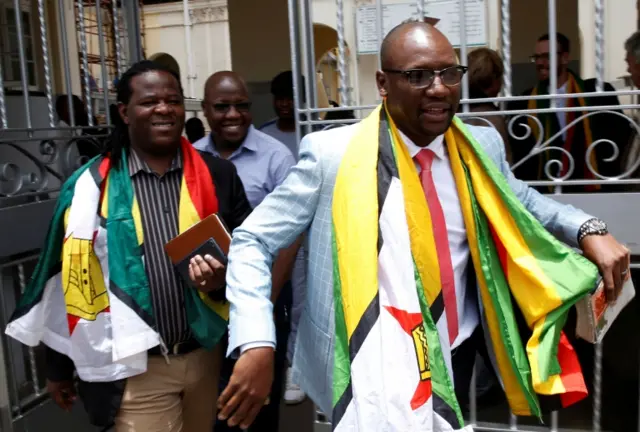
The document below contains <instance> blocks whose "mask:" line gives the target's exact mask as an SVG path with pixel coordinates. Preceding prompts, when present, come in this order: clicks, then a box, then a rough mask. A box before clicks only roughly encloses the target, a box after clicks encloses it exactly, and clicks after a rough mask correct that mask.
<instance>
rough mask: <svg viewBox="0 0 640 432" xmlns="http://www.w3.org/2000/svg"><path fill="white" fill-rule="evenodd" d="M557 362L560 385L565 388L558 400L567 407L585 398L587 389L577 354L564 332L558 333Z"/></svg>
mask: <svg viewBox="0 0 640 432" xmlns="http://www.w3.org/2000/svg"><path fill="white" fill-rule="evenodd" d="M558 362H559V363H560V369H561V370H562V372H561V373H560V379H562V385H563V386H564V388H565V392H564V393H562V394H560V402H561V403H562V406H563V407H568V406H570V405H573V404H574V403H577V402H580V401H581V400H582V399H584V398H586V397H587V394H588V391H587V386H586V385H585V383H584V378H583V376H582V368H581V367H580V362H578V355H577V354H576V352H575V350H574V349H573V347H572V346H571V344H570V343H569V339H567V337H566V336H565V334H564V332H561V333H560V342H559V343H558Z"/></svg>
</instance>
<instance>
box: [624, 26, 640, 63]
mask: <svg viewBox="0 0 640 432" xmlns="http://www.w3.org/2000/svg"><path fill="white" fill-rule="evenodd" d="M624 49H625V51H626V52H627V54H631V55H632V56H633V58H634V59H635V61H636V62H639V63H640V31H637V32H635V33H634V34H632V35H631V36H629V39H627V40H626V41H625V43H624Z"/></svg>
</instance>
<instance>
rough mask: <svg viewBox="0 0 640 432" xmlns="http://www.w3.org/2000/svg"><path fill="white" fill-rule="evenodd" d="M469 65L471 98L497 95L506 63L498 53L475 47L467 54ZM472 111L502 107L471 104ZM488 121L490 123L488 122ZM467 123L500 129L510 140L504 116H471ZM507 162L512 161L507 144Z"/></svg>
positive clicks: (505, 140)
mask: <svg viewBox="0 0 640 432" xmlns="http://www.w3.org/2000/svg"><path fill="white" fill-rule="evenodd" d="M467 66H468V67H469V70H468V74H469V98H470V99H484V98H494V97H497V96H498V94H499V93H500V90H501V89H502V75H503V74H504V64H503V63H502V59H501V58H500V56H499V55H498V53H497V52H496V51H494V50H492V49H489V48H478V49H474V50H473V51H471V52H470V53H469V55H468V56H467ZM469 111H471V112H487V111H491V112H498V111H500V108H499V107H498V106H497V105H496V104H495V103H492V102H482V103H477V104H470V105H469ZM487 122H488V123H487ZM465 123H468V124H473V125H476V126H492V125H493V127H494V128H495V129H496V130H497V131H498V133H499V134H500V136H501V137H502V140H503V141H504V142H505V143H508V142H509V134H508V133H507V123H506V121H505V117H504V116H500V115H491V116H487V117H483V119H479V118H470V119H468V120H465ZM506 151H507V162H509V163H511V147H510V146H508V145H506Z"/></svg>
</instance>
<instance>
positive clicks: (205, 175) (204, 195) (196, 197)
mask: <svg viewBox="0 0 640 432" xmlns="http://www.w3.org/2000/svg"><path fill="white" fill-rule="evenodd" d="M181 147H182V156H183V159H184V160H183V163H184V174H183V175H184V181H185V183H186V184H187V190H188V191H189V196H190V197H191V201H192V202H193V206H194V207H195V208H196V211H197V212H198V216H200V219H204V218H206V217H207V216H209V215H211V214H213V213H217V212H218V198H217V196H216V189H215V186H214V185H213V180H212V179H211V173H210V171H209V167H208V166H207V164H206V163H205V162H204V160H203V159H202V157H201V156H200V155H199V154H198V151H197V150H196V149H194V148H193V146H192V145H191V143H190V142H189V141H188V140H187V139H186V138H184V137H183V138H182V142H181Z"/></svg>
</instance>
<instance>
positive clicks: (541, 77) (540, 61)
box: [533, 40, 569, 81]
mask: <svg viewBox="0 0 640 432" xmlns="http://www.w3.org/2000/svg"><path fill="white" fill-rule="evenodd" d="M550 49H551V47H550V44H549V41H548V40H541V41H538V42H537V43H536V47H535V50H534V55H533V59H534V62H535V65H536V75H537V76H538V81H545V80H548V79H549V76H550V75H551V58H550V57H551V51H550ZM557 50H558V52H557V54H556V55H557V56H558V74H557V75H558V77H561V76H563V75H564V74H565V73H566V71H567V68H568V67H569V53H568V52H564V50H563V49H562V47H561V46H560V44H557Z"/></svg>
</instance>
